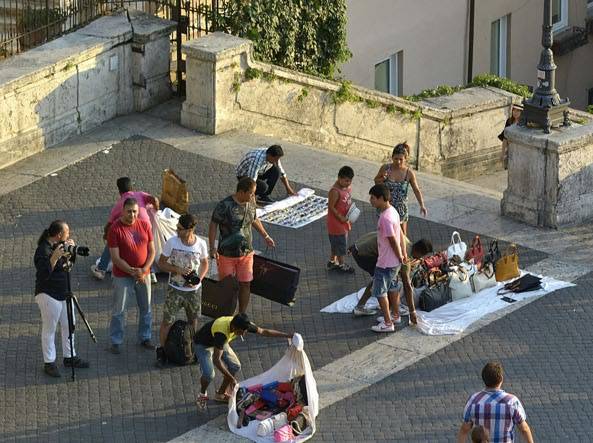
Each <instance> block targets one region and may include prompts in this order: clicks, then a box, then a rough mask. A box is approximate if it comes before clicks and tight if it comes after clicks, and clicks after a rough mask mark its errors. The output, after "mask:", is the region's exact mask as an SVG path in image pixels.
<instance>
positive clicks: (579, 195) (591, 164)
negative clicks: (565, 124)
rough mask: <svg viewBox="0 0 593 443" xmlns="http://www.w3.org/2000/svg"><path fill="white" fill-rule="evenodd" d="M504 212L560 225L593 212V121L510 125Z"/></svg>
mask: <svg viewBox="0 0 593 443" xmlns="http://www.w3.org/2000/svg"><path fill="white" fill-rule="evenodd" d="M505 134H506V137H507V138H508V140H509V143H510V144H509V179H508V180H509V183H508V188H507V190H506V191H505V192H504V196H503V200H502V203H501V209H502V213H503V215H506V216H509V217H512V218H516V219H518V220H521V221H524V222H526V223H529V224H532V225H536V226H542V227H550V228H558V227H560V226H565V225H574V224H579V223H582V222H584V221H587V220H591V219H592V218H593V123H591V122H589V123H587V124H584V125H579V124H576V125H573V126H572V127H569V128H560V129H558V130H553V131H552V133H551V134H550V135H546V134H543V133H542V131H541V130H538V129H531V128H520V127H516V126H512V127H509V128H508V129H507V130H506V131H505Z"/></svg>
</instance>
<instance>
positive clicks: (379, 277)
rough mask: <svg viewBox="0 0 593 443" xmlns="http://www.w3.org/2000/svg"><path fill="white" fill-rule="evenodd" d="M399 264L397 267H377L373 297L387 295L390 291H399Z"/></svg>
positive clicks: (374, 276)
mask: <svg viewBox="0 0 593 443" xmlns="http://www.w3.org/2000/svg"><path fill="white" fill-rule="evenodd" d="M398 274H399V266H396V267H395V268H380V267H379V266H377V267H376V268H375V274H374V275H373V297H376V298H381V297H387V293H388V292H396V291H397V275H398Z"/></svg>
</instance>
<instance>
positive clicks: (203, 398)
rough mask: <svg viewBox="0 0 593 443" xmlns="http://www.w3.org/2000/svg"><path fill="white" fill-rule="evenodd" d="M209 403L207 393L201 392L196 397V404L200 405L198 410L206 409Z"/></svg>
mask: <svg viewBox="0 0 593 443" xmlns="http://www.w3.org/2000/svg"><path fill="white" fill-rule="evenodd" d="M207 404H208V394H205V393H201V392H200V393H199V394H198V397H197V398H196V406H197V407H198V410H199V411H201V410H204V409H206V405H207Z"/></svg>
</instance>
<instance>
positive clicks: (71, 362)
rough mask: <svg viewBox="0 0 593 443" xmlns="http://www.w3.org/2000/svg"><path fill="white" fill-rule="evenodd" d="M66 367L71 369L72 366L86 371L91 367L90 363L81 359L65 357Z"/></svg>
mask: <svg viewBox="0 0 593 443" xmlns="http://www.w3.org/2000/svg"><path fill="white" fill-rule="evenodd" d="M64 366H66V367H67V368H71V367H72V366H74V367H75V368H78V369H86V368H88V367H90V365H89V362H88V361H86V360H83V359H82V358H80V357H74V358H69V357H65V358H64Z"/></svg>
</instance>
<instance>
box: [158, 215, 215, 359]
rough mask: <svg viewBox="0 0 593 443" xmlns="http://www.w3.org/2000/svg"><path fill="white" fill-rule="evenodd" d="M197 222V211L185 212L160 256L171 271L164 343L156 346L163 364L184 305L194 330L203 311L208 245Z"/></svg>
mask: <svg viewBox="0 0 593 443" xmlns="http://www.w3.org/2000/svg"><path fill="white" fill-rule="evenodd" d="M197 224H198V218H197V217H196V216H195V215H191V214H183V215H182V216H181V217H179V222H178V223H177V235H174V236H173V237H171V238H170V239H169V240H167V243H165V246H164V247H163V253H162V254H161V256H160V257H159V262H158V264H159V268H160V269H161V270H163V271H165V272H169V285H168V287H167V294H166V296H165V306H164V310H163V321H162V323H161V329H160V343H161V346H160V347H159V348H157V350H156V355H157V361H158V363H159V364H163V363H165V362H166V360H167V359H166V356H165V350H164V346H165V342H166V341H167V335H168V334H169V330H170V329H171V326H172V325H173V323H174V322H175V316H176V315H177V313H178V312H179V310H180V309H181V308H184V310H185V315H186V316H187V322H188V323H189V324H190V325H191V327H192V328H193V331H194V332H195V331H197V330H198V317H200V316H201V313H202V306H201V305H202V283H201V282H202V279H203V278H204V277H205V276H206V273H207V272H208V246H207V245H206V242H205V241H204V240H202V239H201V238H199V237H198V236H197V235H196V234H195V232H194V229H195V227H196V225H197Z"/></svg>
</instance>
